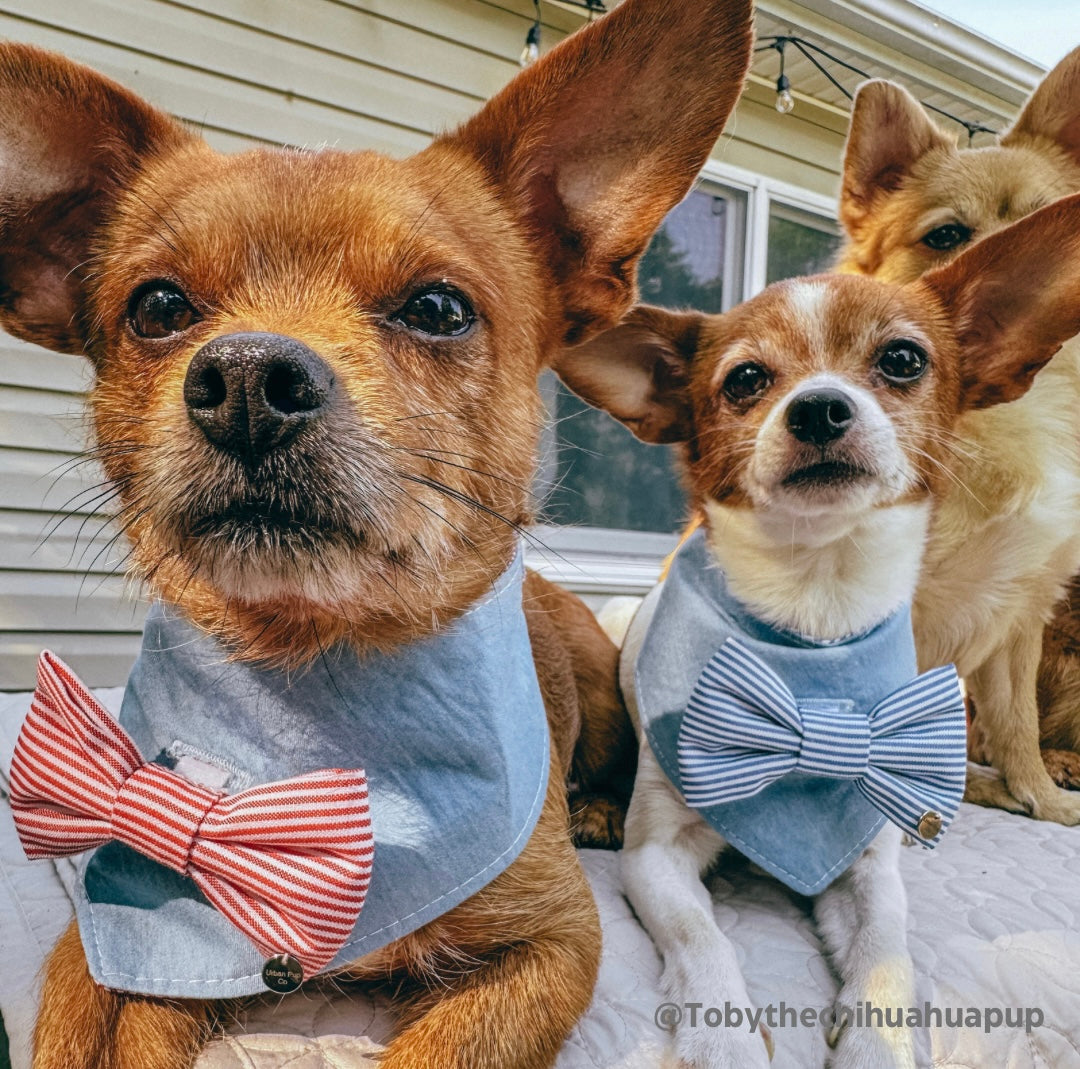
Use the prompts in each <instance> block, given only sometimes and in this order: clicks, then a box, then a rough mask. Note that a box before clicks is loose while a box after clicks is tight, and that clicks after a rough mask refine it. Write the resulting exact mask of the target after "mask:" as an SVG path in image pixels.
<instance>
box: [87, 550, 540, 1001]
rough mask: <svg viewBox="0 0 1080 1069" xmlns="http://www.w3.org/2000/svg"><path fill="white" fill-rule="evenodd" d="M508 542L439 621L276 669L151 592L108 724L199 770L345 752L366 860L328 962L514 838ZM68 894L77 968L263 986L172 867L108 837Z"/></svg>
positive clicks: (402, 922) (206, 991)
mask: <svg viewBox="0 0 1080 1069" xmlns="http://www.w3.org/2000/svg"><path fill="white" fill-rule="evenodd" d="M522 578H523V566H522V559H521V554H520V551H519V553H518V556H517V558H516V559H515V561H514V563H513V564H512V565H511V567H510V568H509V569H508V571H507V572H506V573H505V574H504V575H503V576H502V577H501V578H500V579H499V581H498V583H497V584H496V586H495V588H494V590H493V592H492V593H491V594H490V595H489V596H487V597H486V598H485V599H484V600H483V601H481V602H479V603H478V604H477V605H475V606H474V607H473V608H472V609H471V610H469V611H468V612H467V613H466V614H464V615H463V616H462V617H460V618H459V619H458V620H456V621H455V622H454V623H453V624H452V625H451V626H450V627H448V628H447V629H446V630H445V631H444V632H442V633H440V634H438V635H436V636H433V637H431V638H428V639H425V640H423V641H420V642H416V643H414V644H412V645H410V646H408V647H404V648H402V649H400V650H397V651H395V652H393V653H390V654H386V655H380V654H371V655H369V656H364V657H360V656H358V655H357V654H356V653H355V651H353V650H352V649H350V648H347V647H337V648H335V649H333V650H330V651H328V653H327V656H326V659H325V663H324V662H323V661H319V662H316V663H315V664H313V665H312V666H311V667H310V668H309V669H307V670H306V671H304V672H303V673H298V674H295V675H292V676H289V675H286V674H285V673H282V672H280V671H276V670H270V669H266V668H259V667H253V666H252V665H249V664H237V663H230V662H229V661H228V660H227V654H226V651H225V649H224V648H223V647H222V646H221V645H219V644H218V642H217V641H216V640H215V639H212V638H210V637H208V636H207V635H206V634H205V633H203V632H201V631H199V630H197V629H195V628H194V627H192V625H190V624H189V623H187V622H185V621H184V620H182V619H181V618H179V617H178V616H177V615H176V614H175V612H174V611H173V610H171V609H169V608H168V607H166V606H163V605H160V604H158V605H155V606H154V607H153V609H152V610H151V612H150V615H149V617H148V619H147V622H146V628H145V632H144V635H143V647H142V653H141V654H140V656H139V659H138V660H137V661H136V663H135V667H134V668H133V670H132V673H131V677H130V679H129V680H128V685H127V691H126V693H125V695H124V702H123V707H122V709H121V712H120V723H121V725H122V726H123V727H124V728H125V730H126V731H127V732H128V733H129V734H130V735H131V736H132V738H133V739H134V740H135V743H136V745H137V746H138V747H139V750H140V752H141V753H142V754H143V756H144V757H145V758H146V759H147V760H155V761H157V762H159V763H161V764H166V765H169V766H170V767H173V768H175V769H176V771H178V772H180V773H181V774H183V775H187V776H189V778H192V779H198V780H199V781H201V782H203V783H204V784H205V785H207V786H211V787H215V788H218V789H221V790H225V791H226V792H228V793H230V794H231V793H234V792H235V791H238V790H241V789H243V788H244V787H248V786H251V785H253V784H258V783H267V782H272V781H274V780H279V779H282V778H284V777H287V776H293V775H299V774H301V773H304V772H310V771H313V770H315V769H322V768H358V767H359V768H363V769H364V771H365V773H366V775H367V782H368V791H369V796H370V806H371V823H372V829H373V832H374V836H375V860H374V867H373V871H372V878H371V886H370V888H369V890H368V893H367V898H366V900H365V902H364V907H363V909H362V910H361V912H360V917H359V920H358V922H357V924H356V927H355V929H354V930H353V933H352V936H351V937H350V939H349V940H348V942H346V944H345V945H344V946H343V947H342V949H341V951H340V953H339V954H338V955H337V957H336V958H335V959H334V961H333V962H332V963H331V964H330V965H329V966H328V967H327V968H328V969H333V968H336V967H338V966H341V965H343V964H346V963H349V962H352V961H356V960H357V959H358V958H360V957H362V956H364V955H366V954H369V953H371V952H373V951H376V950H378V949H380V948H381V947H384V946H386V945H387V944H389V943H391V942H393V941H394V940H396V939H400V938H401V937H402V936H404V935H408V934H409V933H410V932H412V931H415V930H416V929H417V928H420V927H421V926H422V925H424V924H427V923H428V922H429V921H431V920H434V919H435V918H436V917H439V916H441V915H442V914H443V913H446V912H447V911H448V910H450V909H452V908H453V907H454V906H456V905H458V904H460V903H461V902H463V901H464V900H465V899H466V898H468V897H469V896H470V895H472V894H474V893H475V892H476V891H478V890H480V889H481V888H482V887H484V886H486V885H487V884H488V883H490V882H491V881H492V880H493V879H495V877H496V876H498V875H499V874H500V873H501V872H502V871H503V870H504V869H506V868H507V867H508V866H509V865H510V863H511V862H512V861H513V860H514V859H515V858H516V857H517V856H518V854H520V853H521V851H522V849H523V848H524V846H525V844H526V842H527V841H528V839H529V836H530V835H531V833H532V830H533V828H534V826H535V824H536V821H537V818H538V817H539V815H540V810H541V808H542V806H543V802H544V794H545V788H546V784H547V775H548V728H547V719H546V716H545V713H544V706H543V701H542V699H541V696H540V688H539V684H538V683H537V679H536V672H535V670H534V667H533V660H532V651H531V647H530V644H529V635H528V630H527V627H526V622H525V616H524V613H523V611H522V607H521V585H522ZM81 875H82V879H81V881H80V886H79V893H78V899H77V902H76V910H77V914H78V919H79V929H80V932H81V933H82V940H83V945H84V947H85V949H86V955H87V959H88V961H89V965H90V972H91V974H92V975H93V977H94V979H95V980H97V981H98V982H99V983H101V984H103V985H105V986H106V987H111V988H117V989H120V990H124V991H134V992H138V993H141V994H146V995H159V996H174V997H199V998H229V997H234V996H244V995H254V994H258V993H261V992H263V991H265V986H264V984H263V980H262V976H261V971H262V967H263V964H264V959H263V957H262V955H261V954H260V953H259V952H258V950H256V948H255V947H254V945H253V944H252V943H251V942H250V941H249V940H248V939H247V938H246V937H245V936H244V935H243V934H241V933H240V932H239V931H238V930H237V929H236V928H234V927H233V925H232V924H231V923H230V922H229V921H228V920H226V919H225V917H224V916H222V914H220V913H218V912H217V910H215V909H214V908H213V907H212V906H211V905H210V904H209V903H208V902H207V900H206V899H205V898H204V897H203V896H202V894H201V893H200V892H199V891H198V890H197V889H196V887H195V885H194V883H193V882H192V881H191V880H190V879H188V878H187V877H185V876H182V875H180V874H178V873H176V872H173V871H171V870H170V869H167V868H165V867H163V866H162V865H159V864H157V863H156V862H154V861H151V860H149V859H147V858H144V857H142V855H140V854H137V853H135V852H134V851H133V850H131V849H130V848H128V847H127V846H124V845H122V844H120V843H116V842H113V843H109V844H107V845H105V846H103V847H101V848H99V849H98V850H96V851H94V852H93V853H92V854H90V855H89V859H88V861H87V862H85V863H84V865H83V868H82V873H81Z"/></svg>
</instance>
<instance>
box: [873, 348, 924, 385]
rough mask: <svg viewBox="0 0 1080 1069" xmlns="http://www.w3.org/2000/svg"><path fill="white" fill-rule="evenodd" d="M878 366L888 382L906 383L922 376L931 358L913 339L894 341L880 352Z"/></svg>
mask: <svg viewBox="0 0 1080 1069" xmlns="http://www.w3.org/2000/svg"><path fill="white" fill-rule="evenodd" d="M877 366H878V370H879V371H880V372H881V374H882V375H884V376H885V379H886V381H887V382H891V383H895V384H898V385H906V384H907V383H909V382H914V381H915V380H916V379H919V378H922V376H923V375H924V374H925V373H926V369H927V368H928V367H929V366H930V358H929V357H928V356H927V355H926V353H925V352H924V351H923V350H922V349H921V348H920V347H919V346H918V345H916V344H915V343H914V342H913V341H906V340H901V341H892V342H889V344H888V345H886V346H885V348H884V349H882V350H881V352H880V353H879V355H878V359H877Z"/></svg>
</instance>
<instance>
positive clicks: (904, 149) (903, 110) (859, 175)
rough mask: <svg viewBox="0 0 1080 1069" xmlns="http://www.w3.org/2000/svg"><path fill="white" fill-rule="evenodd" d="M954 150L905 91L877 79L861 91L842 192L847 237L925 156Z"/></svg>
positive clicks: (855, 104)
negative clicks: (945, 149)
mask: <svg viewBox="0 0 1080 1069" xmlns="http://www.w3.org/2000/svg"><path fill="white" fill-rule="evenodd" d="M955 145H956V141H955V139H951V138H949V137H948V136H947V135H946V134H944V133H942V131H941V130H939V129H938V128H937V127H936V126H935V125H934V124H933V123H932V122H931V121H930V118H929V116H928V115H927V114H926V111H925V110H924V109H923V106H922V105H921V104H920V103H919V102H918V101H917V100H916V99H915V98H914V97H913V96H912V95H911V94H910V93H909V92H908V91H907V90H906V89H905V88H904V87H903V86H900V85H896V84H895V83H894V82H886V81H881V80H879V79H875V80H874V81H870V82H864V83H863V84H862V85H861V86H859V88H858V90H857V91H856V93H855V100H854V101H853V103H852V105H851V125H850V127H849V129H848V137H847V145H846V147H845V148H844V171H843V183H842V186H841V192H840V218H841V220H842V221H843V223H844V226H845V227H846V228H847V231H848V233H849V234H852V235H854V234H856V233H857V232H858V230H859V227H860V225H861V224H862V222H863V221H864V220H865V218H866V217H867V215H868V214H869V212H870V210H871V208H872V207H873V205H874V202H875V200H876V199H877V198H878V197H879V196H880V195H881V194H883V193H890V192H892V191H893V190H895V189H896V188H897V186H899V185H900V183H901V182H902V181H903V180H904V177H905V176H906V175H907V174H908V173H909V172H910V171H911V169H912V167H914V166H915V164H916V163H918V161H919V160H920V159H922V157H923V156H925V155H926V153H927V152H929V151H930V150H931V149H935V148H949V147H954V146H955Z"/></svg>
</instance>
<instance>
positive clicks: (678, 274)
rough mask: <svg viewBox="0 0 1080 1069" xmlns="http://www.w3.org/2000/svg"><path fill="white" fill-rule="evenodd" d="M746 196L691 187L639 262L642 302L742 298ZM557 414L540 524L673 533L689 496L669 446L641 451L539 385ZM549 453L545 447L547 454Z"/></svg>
mask: <svg viewBox="0 0 1080 1069" xmlns="http://www.w3.org/2000/svg"><path fill="white" fill-rule="evenodd" d="M745 219H746V202H745V198H743V197H741V196H740V195H738V194H736V193H734V192H732V193H730V194H729V193H724V194H720V193H718V192H715V191H713V190H711V189H708V188H704V189H697V190H695V191H693V192H692V193H691V194H690V195H689V196H688V197H687V198H686V200H684V201H683V202H682V204H680V205H679V206H678V207H677V208H675V210H674V211H672V212H671V214H670V215H669V216H668V217H667V219H666V220H665V221H664V225H663V226H662V227H661V228H660V230H659V231H658V232H657V234H656V236H655V237H654V238H653V240H652V243H651V244H650V246H649V248H648V250H647V251H646V252H645V255H644V256H643V257H642V259H641V264H640V266H639V269H638V283H639V287H640V290H641V300H642V301H643V302H646V303H648V304H660V305H664V306H665V307H668V308H696V309H699V310H701V311H704V312H720V311H723V310H724V309H725V308H729V307H730V306H731V305H732V304H733V303H735V302H736V301H737V300H738V298H739V296H740V294H741V292H742V262H743V247H744V245H745V233H746V225H745ZM545 391H546V392H547V394H548V397H549V411H551V413H552V415H553V417H554V433H553V434H552V435H551V437H552V438H553V439H554V441H551V442H549V443H548V444H549V445H550V446H551V447H552V448H554V460H551V459H550V455H549V457H548V460H547V463H546V464H545V471H544V472H542V477H541V488H542V490H543V489H547V500H546V504H545V506H544V509H543V514H542V516H541V520H542V522H544V523H555V524H574V525H578V526H582V525H583V526H588V527H612V528H620V529H623V530H629V531H660V532H663V533H670V532H674V531H678V530H679V529H680V528H681V527H682V526H683V524H684V522H685V520H686V498H685V495H684V494H683V492H682V487H681V485H680V481H679V477H678V475H677V474H676V470H677V469H676V468H675V467H674V461H675V459H676V458H675V456H674V455H673V450H672V448H671V447H665V446H656V445H646V444H645V443H643V442H639V441H638V440H637V439H636V438H634V437H633V435H631V434H630V432H629V431H628V430H627V429H626V428H625V427H623V426H622V424H620V423H617V422H616V421H615V420H613V419H612V418H611V417H610V416H608V415H607V414H606V413H604V412H598V411H596V410H595V409H593V408H590V407H589V406H588V405H586V404H585V403H584V402H583V401H580V400H578V398H577V397H575V396H574V395H573V394H572V393H571V392H570V391H569V390H567V389H566V387H565V386H563V385H562V384H561V383H559V382H557V381H556V380H555V379H554V377H553V376H552V377H551V381H550V382H547V383H545ZM545 453H547V450H545Z"/></svg>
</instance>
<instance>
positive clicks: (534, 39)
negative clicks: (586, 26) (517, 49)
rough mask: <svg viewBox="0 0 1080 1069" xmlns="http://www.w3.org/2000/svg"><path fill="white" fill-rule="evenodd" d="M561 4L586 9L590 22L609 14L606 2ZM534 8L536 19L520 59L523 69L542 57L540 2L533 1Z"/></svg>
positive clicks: (568, 1)
mask: <svg viewBox="0 0 1080 1069" xmlns="http://www.w3.org/2000/svg"><path fill="white" fill-rule="evenodd" d="M559 3H560V4H566V5H569V6H570V7H580V8H584V9H585V10H586V11H588V13H589V21H590V22H592V18H593V15H603V14H605V13H606V12H607V8H606V7H604V0H559ZM533 7H535V8H536V18H535V19H533V24H532V25H531V26H530V27H529V32H528V33H527V34H525V47H524V48H523V49H522V50H521V56H520V57H519V58H518V62H519V63H520V64H521V66H523V67H527V66H528V65H529V64H530V63H532V62H534V61H535V60H536V59H538V58H539V56H540V0H533Z"/></svg>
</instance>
